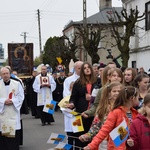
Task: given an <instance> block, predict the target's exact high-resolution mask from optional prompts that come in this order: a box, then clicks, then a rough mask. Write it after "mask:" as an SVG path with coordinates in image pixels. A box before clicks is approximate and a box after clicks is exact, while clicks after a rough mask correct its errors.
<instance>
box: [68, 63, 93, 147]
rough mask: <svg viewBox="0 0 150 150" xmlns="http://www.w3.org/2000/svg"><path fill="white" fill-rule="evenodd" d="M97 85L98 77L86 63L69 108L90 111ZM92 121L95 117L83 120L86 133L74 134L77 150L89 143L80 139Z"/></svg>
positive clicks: (74, 89)
mask: <svg viewBox="0 0 150 150" xmlns="http://www.w3.org/2000/svg"><path fill="white" fill-rule="evenodd" d="M95 85H96V77H95V74H94V72H93V68H92V66H91V64H89V63H88V62H84V63H83V64H82V66H81V70H80V77H79V79H78V80H77V81H76V82H75V83H74V86H73V89H72V93H71V97H70V100H69V104H68V108H71V109H73V108H75V110H76V111H77V112H79V113H82V112H83V111H85V110H87V109H89V106H90V99H91V92H92V90H93V88H94V86H95ZM92 121H93V117H91V118H82V122H83V127H84V132H77V133H74V134H73V136H75V137H77V138H75V149H79V148H78V147H81V148H82V147H84V146H85V145H87V143H82V142H81V141H80V140H79V139H78V137H79V136H80V135H82V134H84V133H86V132H87V131H88V130H89V128H90V126H91V123H92Z"/></svg>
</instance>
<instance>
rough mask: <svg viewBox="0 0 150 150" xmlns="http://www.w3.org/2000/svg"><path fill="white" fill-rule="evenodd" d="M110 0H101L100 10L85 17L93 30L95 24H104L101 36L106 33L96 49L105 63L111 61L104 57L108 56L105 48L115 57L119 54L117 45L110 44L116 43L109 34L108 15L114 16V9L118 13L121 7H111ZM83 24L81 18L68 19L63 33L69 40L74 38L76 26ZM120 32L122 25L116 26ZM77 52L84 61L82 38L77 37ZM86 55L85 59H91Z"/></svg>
mask: <svg viewBox="0 0 150 150" xmlns="http://www.w3.org/2000/svg"><path fill="white" fill-rule="evenodd" d="M111 3H112V2H111V0H101V1H100V11H99V12H98V13H96V14H94V15H92V16H89V17H87V19H86V23H87V26H89V27H90V26H92V27H93V30H95V31H96V30H97V29H96V28H97V26H98V25H102V26H106V27H107V28H105V29H104V30H103V32H102V36H103V35H106V36H105V38H104V39H102V40H101V41H100V42H99V46H98V48H99V50H98V55H99V56H100V62H103V63H105V64H107V63H108V62H110V61H112V60H111V59H107V58H106V57H107V56H108V52H107V49H111V51H112V54H113V56H114V57H117V56H118V55H120V52H119V50H118V48H117V46H114V47H113V46H112V45H116V42H115V40H114V38H113V37H112V36H111V35H112V27H111V25H110V22H109V20H108V16H109V17H115V11H117V12H118V14H120V12H121V10H122V7H111ZM82 25H83V20H81V21H77V22H73V21H70V22H69V23H68V24H67V25H66V26H65V27H64V30H63V34H64V35H65V36H67V37H68V38H69V39H70V41H71V40H72V39H73V38H74V34H75V32H77V30H78V29H77V28H78V27H82ZM118 28H119V29H118V30H119V31H120V33H122V32H123V27H118ZM77 45H79V46H78V53H77V57H78V58H79V59H80V60H82V61H84V60H85V59H84V56H85V54H84V48H83V44H82V39H78V44H77ZM86 57H87V59H86V60H87V61H91V58H90V56H88V55H87V56H86ZM120 63H121V61H120Z"/></svg>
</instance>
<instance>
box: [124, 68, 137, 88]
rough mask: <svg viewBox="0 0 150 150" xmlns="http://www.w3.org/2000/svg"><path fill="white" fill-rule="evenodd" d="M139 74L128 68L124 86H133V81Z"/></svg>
mask: <svg viewBox="0 0 150 150" xmlns="http://www.w3.org/2000/svg"><path fill="white" fill-rule="evenodd" d="M136 75H137V72H136V70H135V68H127V69H125V71H124V85H125V86H128V85H132V86H133V80H134V78H135V77H136Z"/></svg>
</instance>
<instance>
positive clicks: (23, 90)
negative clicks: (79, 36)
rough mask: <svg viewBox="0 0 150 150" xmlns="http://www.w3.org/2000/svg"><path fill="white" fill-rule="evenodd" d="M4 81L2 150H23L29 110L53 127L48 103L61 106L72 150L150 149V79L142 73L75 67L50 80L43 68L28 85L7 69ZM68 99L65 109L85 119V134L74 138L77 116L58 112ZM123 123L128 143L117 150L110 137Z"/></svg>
mask: <svg viewBox="0 0 150 150" xmlns="http://www.w3.org/2000/svg"><path fill="white" fill-rule="evenodd" d="M0 76H1V80H0V89H1V92H0V150H19V145H22V144H23V131H22V128H23V123H22V119H21V114H28V113H29V109H30V110H31V115H32V116H34V117H35V118H39V119H40V120H41V125H42V126H45V125H47V124H48V125H49V124H51V123H53V122H55V118H54V117H53V115H52V114H49V113H47V112H44V111H43V109H44V106H45V104H46V103H47V102H48V101H50V100H55V101H56V102H57V104H56V107H55V111H61V112H62V113H63V115H64V131H65V132H66V135H67V138H68V139H67V142H68V144H70V145H72V146H73V147H72V148H71V150H79V149H84V150H97V149H98V150H112V149H113V150H123V149H129V150H149V149H150V77H149V75H148V74H147V73H146V72H145V71H144V70H143V69H139V70H137V69H135V68H124V69H122V68H120V66H119V67H118V65H116V63H114V62H109V63H108V64H103V63H100V64H98V63H97V64H93V65H91V64H90V63H89V62H82V61H77V62H75V64H74V72H73V73H69V74H68V75H67V76H66V73H65V70H64V69H62V70H59V71H58V72H53V73H52V74H49V73H48V72H47V67H46V66H45V65H43V66H42V67H41V71H40V72H37V71H36V70H34V71H33V72H32V76H31V77H30V78H26V79H24V80H20V78H18V77H17V72H16V71H12V70H11V68H10V67H9V66H5V67H2V68H1V69H0ZM65 97H67V98H68V99H67V100H68V101H67V103H66V104H65V108H68V109H71V110H74V111H76V112H78V113H79V114H81V116H82V123H83V128H84V131H81V132H76V133H74V132H73V127H72V124H71V120H72V118H73V114H70V113H68V112H66V111H64V109H62V108H60V107H59V103H60V102H61V100H62V99H63V98H65ZM123 121H125V122H126V125H127V126H128V129H129V131H126V132H128V138H127V139H125V140H124V141H122V142H121V144H120V145H118V146H116V145H115V144H114V141H113V139H112V138H111V136H110V132H111V131H113V130H114V129H115V128H116V127H118V126H119V125H120V124H121V123H122V122H123ZM120 132H121V131H120ZM120 137H121V140H122V138H123V136H122V135H121V134H120Z"/></svg>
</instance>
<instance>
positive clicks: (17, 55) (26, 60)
mask: <svg viewBox="0 0 150 150" xmlns="http://www.w3.org/2000/svg"><path fill="white" fill-rule="evenodd" d="M8 63H9V66H10V67H11V69H12V70H16V71H17V72H18V74H22V75H31V74H32V70H33V43H26V44H25V43H8Z"/></svg>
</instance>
